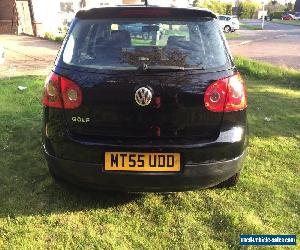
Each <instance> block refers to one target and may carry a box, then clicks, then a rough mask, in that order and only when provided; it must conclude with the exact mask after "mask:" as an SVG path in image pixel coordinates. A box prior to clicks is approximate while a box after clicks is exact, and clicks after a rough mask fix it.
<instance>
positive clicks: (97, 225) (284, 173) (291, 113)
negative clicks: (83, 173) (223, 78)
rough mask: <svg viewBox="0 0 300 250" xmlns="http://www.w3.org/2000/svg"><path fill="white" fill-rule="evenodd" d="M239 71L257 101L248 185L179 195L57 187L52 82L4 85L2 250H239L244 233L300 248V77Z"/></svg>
mask: <svg viewBox="0 0 300 250" xmlns="http://www.w3.org/2000/svg"><path fill="white" fill-rule="evenodd" d="M237 65H238V67H239V69H240V70H241V72H242V74H243V76H244V77H245V79H246V82H247V86H248V95H249V125H250V146H249V153H248V157H247V159H246V162H245V164H244V171H243V173H242V177H241V182H240V183H239V185H238V186H237V187H236V188H232V189H208V190H199V191H194V192H186V193H172V194H120V193H103V192H96V191H87V190H82V189H80V188H77V187H74V186H72V185H67V184H65V185H58V184H56V183H54V182H53V181H52V179H51V178H50V176H49V174H48V171H47V167H46V164H45V161H44V158H43V155H42V149H41V132H40V131H41V115H42V112H41V104H40V99H41V92H42V88H43V81H44V76H24V77H18V78H11V79H2V80H0V107H1V112H0V173H1V174H0V249H70V248H72V249H74V248H76V249H114V248H116V249H239V235H240V234H241V233H244V234H298V238H299V236H300V223H299V222H300V175H299V172H300V150H299V147H300V72H296V71H289V70H285V69H280V68H277V67H273V66H271V65H268V64H262V63H258V62H253V61H248V60H245V59H241V58H239V59H237ZM18 85H25V86H27V87H28V89H27V90H25V91H22V92H21V91H18V90H17V86H18ZM298 246H300V245H299V239H298ZM247 249H249V248H247ZM250 249H256V248H255V247H253V248H250ZM266 249H272V248H266ZM277 249H278V248H277ZM293 249H296V248H293Z"/></svg>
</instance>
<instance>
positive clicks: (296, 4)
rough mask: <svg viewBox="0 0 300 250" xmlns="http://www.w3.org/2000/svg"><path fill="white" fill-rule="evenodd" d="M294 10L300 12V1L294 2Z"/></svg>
mask: <svg viewBox="0 0 300 250" xmlns="http://www.w3.org/2000/svg"><path fill="white" fill-rule="evenodd" d="M294 10H295V11H296V12H300V0H296V3H295V7H294Z"/></svg>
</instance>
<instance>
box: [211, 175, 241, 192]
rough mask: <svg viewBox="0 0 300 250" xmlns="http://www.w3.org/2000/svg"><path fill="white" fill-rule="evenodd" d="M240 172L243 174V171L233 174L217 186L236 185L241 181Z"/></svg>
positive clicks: (228, 186) (227, 186)
mask: <svg viewBox="0 0 300 250" xmlns="http://www.w3.org/2000/svg"><path fill="white" fill-rule="evenodd" d="M240 174H241V172H238V173H236V174H235V175H234V176H231V177H230V178H229V179H227V180H226V181H223V182H221V183H220V184H218V185H217V186H216V187H217V188H230V187H235V186H236V185H237V183H238V182H239V180H240Z"/></svg>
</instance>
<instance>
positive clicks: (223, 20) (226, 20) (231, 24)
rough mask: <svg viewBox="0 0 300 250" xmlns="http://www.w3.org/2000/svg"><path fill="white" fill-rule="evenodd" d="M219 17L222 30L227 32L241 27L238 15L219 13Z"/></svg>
mask: <svg viewBox="0 0 300 250" xmlns="http://www.w3.org/2000/svg"><path fill="white" fill-rule="evenodd" d="M218 19H219V23H220V26H221V28H222V30H224V32H226V33H229V32H234V31H236V30H238V29H240V22H239V20H238V18H237V17H236V16H229V15H219V16H218Z"/></svg>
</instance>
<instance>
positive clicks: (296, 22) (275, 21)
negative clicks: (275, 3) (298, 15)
mask: <svg viewBox="0 0 300 250" xmlns="http://www.w3.org/2000/svg"><path fill="white" fill-rule="evenodd" d="M272 22H274V23H281V24H290V25H297V26H300V20H281V19H273V20H272Z"/></svg>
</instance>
